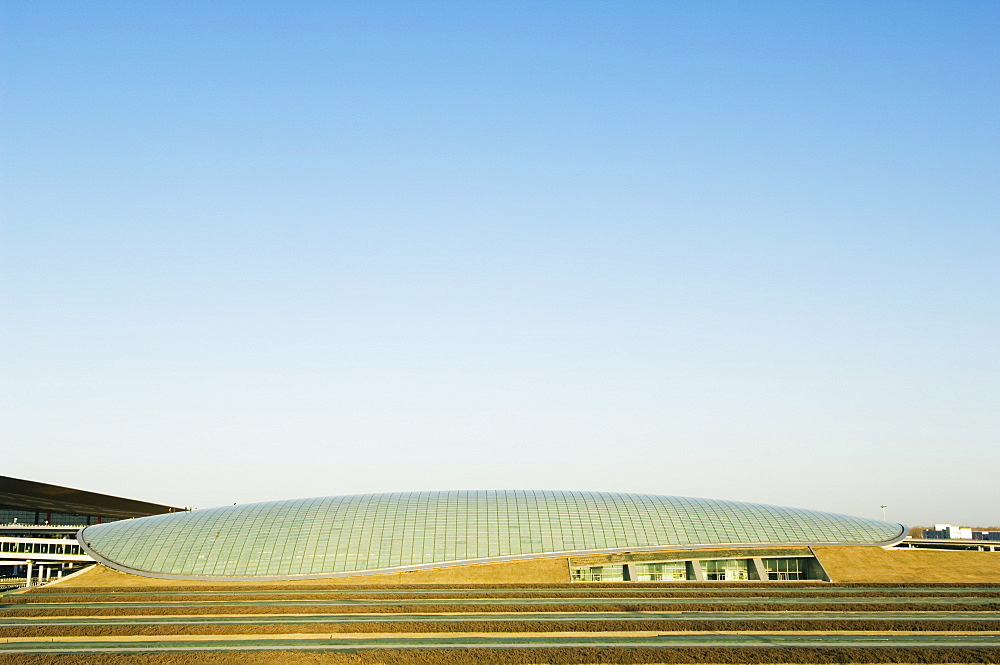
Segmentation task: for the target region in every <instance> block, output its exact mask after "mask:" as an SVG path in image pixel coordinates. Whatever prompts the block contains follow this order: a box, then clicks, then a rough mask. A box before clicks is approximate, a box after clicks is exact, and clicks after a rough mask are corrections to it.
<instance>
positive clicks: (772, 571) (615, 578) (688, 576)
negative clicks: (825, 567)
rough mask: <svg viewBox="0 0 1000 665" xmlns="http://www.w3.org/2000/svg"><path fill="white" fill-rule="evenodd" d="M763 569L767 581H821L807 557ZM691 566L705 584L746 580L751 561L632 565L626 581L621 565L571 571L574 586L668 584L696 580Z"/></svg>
mask: <svg viewBox="0 0 1000 665" xmlns="http://www.w3.org/2000/svg"><path fill="white" fill-rule="evenodd" d="M763 561H764V569H765V570H766V571H767V579H769V580H811V579H822V575H820V574H819V571H818V570H817V566H816V564H815V562H814V560H813V559H811V558H809V557H795V558H791V557H788V558H785V557H782V558H766V559H764V560H763ZM694 566H699V567H700V569H701V576H702V578H703V579H705V580H710V581H722V580H749V579H751V575H750V571H751V569H752V562H751V560H750V559H709V560H707V561H665V562H661V563H634V564H631V571H630V572H631V577H632V579H630V580H626V570H625V566H624V565H610V566H586V567H581V568H572V569H570V578H571V579H572V580H573V581H574V582H624V581H633V582H671V581H683V580H695V579H698V576H697V575H696V574H695V571H694Z"/></svg>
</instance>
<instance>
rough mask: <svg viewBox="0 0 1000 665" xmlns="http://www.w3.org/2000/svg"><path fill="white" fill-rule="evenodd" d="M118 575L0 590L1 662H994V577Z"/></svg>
mask: <svg viewBox="0 0 1000 665" xmlns="http://www.w3.org/2000/svg"><path fill="white" fill-rule="evenodd" d="M88 575H89V577H88ZM118 575H119V574H117V573H111V572H110V571H101V570H100V569H95V570H94V571H92V572H91V573H86V574H84V575H82V576H80V577H79V578H76V579H75V580H72V581H70V582H68V583H64V584H59V585H54V586H50V587H43V588H39V589H35V590H33V591H30V592H19V593H6V594H4V595H2V596H0V663H4V664H6V663H19V664H21V663H23V664H25V665H31V664H33V663H50V662H55V663H60V664H64V665H72V664H76V663H88V664H91V663H93V664H101V663H128V664H131V665H145V664H146V663H150V664H153V663H157V664H159V663H178V662H185V663H188V662H190V663H212V664H216V663H218V664H222V663H292V664H297V663H356V664H358V665H361V664H364V665H374V664H376V663H385V664H386V665H396V664H398V665H410V664H417V663H509V664H511V665H515V664H525V663H685V662H699V663H712V662H714V663H734V662H754V663H762V662H773V663H779V662H780V663H789V662H801V663H806V662H977V663H981V662H990V663H1000V585H961V584H949V585H922V586H919V585H896V586H893V585H873V584H863V585H862V584H829V583H808V584H805V583H768V584H761V583H714V584H713V583H707V584H706V583H691V582H688V583H636V584H634V585H628V586H624V585H618V586H614V585H601V584H591V585H587V584H575V585H569V584H563V585H545V586H541V585H524V586H520V587H515V586H493V587H488V586H472V585H461V586H450V587H446V586H422V587H413V586H409V587H395V588H394V587H387V586H380V587H377V588H365V587H349V586H345V585H343V584H338V585H323V584H320V583H317V584H314V585H308V584H304V583H297V584H294V585H288V584H267V585H256V586H245V585H244V586H239V585H228V586H220V585H215V586H211V585H205V584H185V583H175V584H173V585H170V586H149V585H144V584H136V585H129V584H128V583H129V582H130V581H131V580H132V579H134V578H132V577H131V576H118Z"/></svg>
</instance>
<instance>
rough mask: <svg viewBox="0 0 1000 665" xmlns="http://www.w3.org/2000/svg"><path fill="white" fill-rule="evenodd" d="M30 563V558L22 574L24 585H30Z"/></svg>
mask: <svg viewBox="0 0 1000 665" xmlns="http://www.w3.org/2000/svg"><path fill="white" fill-rule="evenodd" d="M32 563H33V562H32V561H30V560H29V561H28V570H27V572H26V573H25V574H24V585H25V586H31V565H32Z"/></svg>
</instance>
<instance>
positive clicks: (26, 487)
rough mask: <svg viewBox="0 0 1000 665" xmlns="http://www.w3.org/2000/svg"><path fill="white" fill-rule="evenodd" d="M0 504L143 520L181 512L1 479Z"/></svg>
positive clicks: (146, 503) (74, 490)
mask: <svg viewBox="0 0 1000 665" xmlns="http://www.w3.org/2000/svg"><path fill="white" fill-rule="evenodd" d="M0 505H4V506H11V507H16V508H26V509H29V510H46V511H48V510H51V511H53V512H58V513H69V514H72V515H100V516H101V517H118V518H128V517H146V516H148V515H161V514H163V513H174V512H179V511H181V510H183V508H175V507H173V506H163V505H160V504H158V503H149V502H147V501H137V500H135V499H125V498H123V497H120V496H111V495H109V494H98V493H97V492H87V491H85V490H77V489H73V488H71V487H61V486H60V485H50V484H48V483H38V482H35V481H33V480H22V479H20V478H11V477H9V476H0Z"/></svg>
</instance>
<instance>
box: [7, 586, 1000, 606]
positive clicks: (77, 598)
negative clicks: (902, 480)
mask: <svg viewBox="0 0 1000 665" xmlns="http://www.w3.org/2000/svg"><path fill="white" fill-rule="evenodd" d="M254 591H257V590H253V591H247V592H234V593H226V592H225V591H221V592H218V593H216V594H213V595H199V594H195V593H191V594H185V593H183V592H172V593H171V594H170V595H163V596H160V595H152V594H149V593H146V594H137V593H135V591H134V590H125V591H119V592H115V593H114V595H113V596H112V595H108V592H105V593H102V594H95V593H93V592H91V590H90V589H80V590H79V592H77V593H73V595H72V599H73V602H78V603H100V602H116V603H141V602H152V601H156V602H161V601H166V602H208V603H213V602H214V603H218V602H232V601H239V602H248V603H251V602H260V601H277V600H310V599H313V600H315V599H317V598H321V597H323V596H321V595H320V594H319V593H311V592H310V593H305V592H287V593H281V592H276V593H267V594H264V593H254ZM744 591H745V592H743V593H733V590H729V591H724V590H718V591H715V590H712V591H703V592H698V593H693V592H692V591H691V590H690V589H687V590H685V589H666V590H663V591H629V590H628V589H594V590H591V591H577V590H572V591H568V592H559V593H558V594H555V595H556V596H557V597H558V598H560V599H562V598H565V599H567V600H572V599H574V598H594V597H609V598H621V599H636V600H642V599H664V598H666V599H693V598H730V599H731V598H747V599H749V598H758V599H760V600H761V601H762V602H765V601H766V602H770V601H771V600H772V599H773V600H781V599H788V598H815V597H817V595H816V594H815V593H814V592H813V591H812V590H811V589H784V590H779V591H778V592H775V593H760V594H755V593H754V591H755V590H752V589H747V590H744ZM51 596H52V593H51V592H50V593H48V594H46V593H40V592H31V593H25V594H19V595H16V596H7V597H6V598H5V599H4V600H3V603H4V604H8V605H24V604H31V603H51V602H59V599H56V600H53V598H52V597H51ZM538 596H541V597H545V596H546V593H545V591H544V590H538V591H532V590H526V589H522V590H508V591H482V592H471V591H470V592H458V591H456V592H447V593H434V594H428V593H422V592H420V591H406V592H403V593H394V594H392V595H386V594H379V593H373V592H370V591H369V592H368V593H365V592H364V591H357V592H353V591H348V592H344V593H340V592H338V593H336V594H331V595H329V596H327V597H328V598H330V599H336V600H382V601H392V600H420V599H425V600H430V599H435V600H467V599H525V600H526V599H530V598H533V597H538ZM821 597H822V598H932V597H940V598H1000V591H992V590H977V589H966V590H943V591H940V592H937V593H936V594H934V595H931V594H927V593H923V592H918V591H905V590H903V591H851V590H850V589H844V590H837V591H824V592H823V594H822V596H821ZM63 598H65V596H63Z"/></svg>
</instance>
